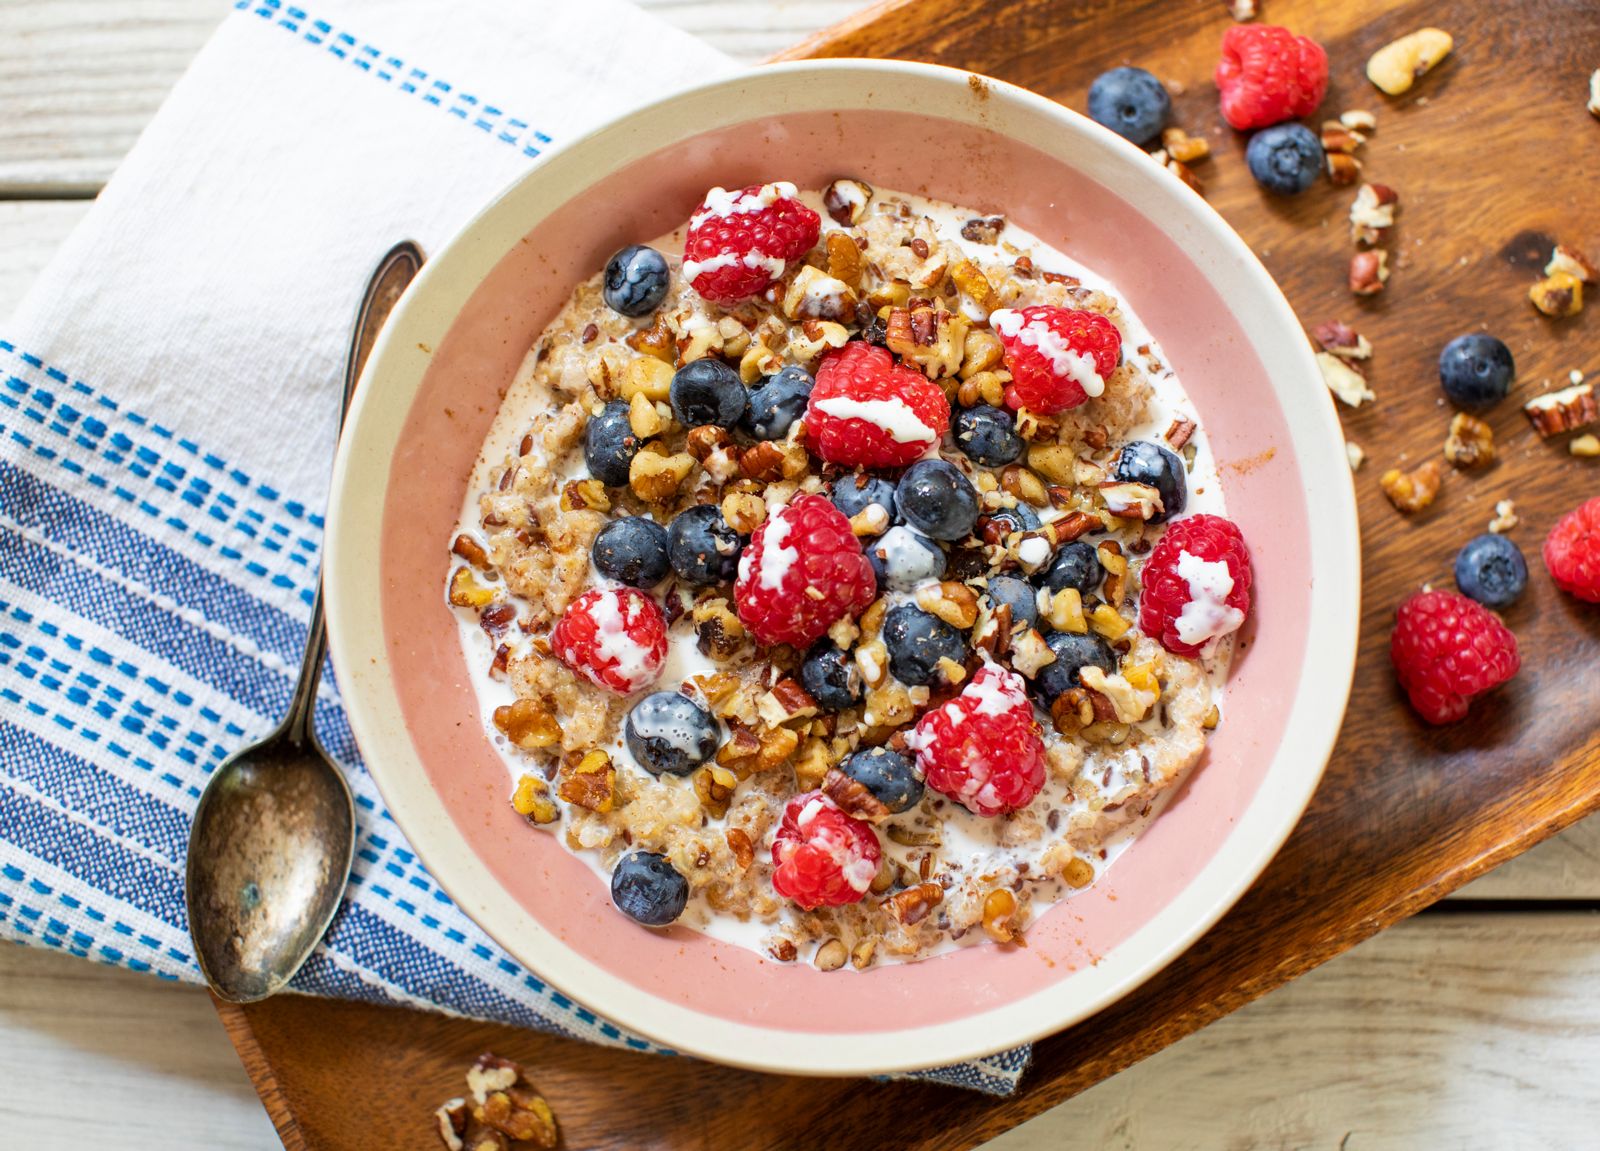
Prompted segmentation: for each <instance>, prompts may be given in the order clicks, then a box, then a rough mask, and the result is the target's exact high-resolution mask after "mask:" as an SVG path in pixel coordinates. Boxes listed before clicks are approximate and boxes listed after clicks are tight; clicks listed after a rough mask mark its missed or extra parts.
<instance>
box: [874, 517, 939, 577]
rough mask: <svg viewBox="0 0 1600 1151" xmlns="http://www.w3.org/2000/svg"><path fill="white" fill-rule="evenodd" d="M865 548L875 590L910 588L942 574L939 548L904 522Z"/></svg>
mask: <svg viewBox="0 0 1600 1151" xmlns="http://www.w3.org/2000/svg"><path fill="white" fill-rule="evenodd" d="M866 551H867V562H868V563H870V564H871V565H872V570H873V573H874V574H875V575H877V577H878V590H879V591H910V590H911V589H912V588H914V587H916V586H917V585H918V584H919V583H921V582H923V581H924V580H930V579H939V578H940V577H942V576H943V575H944V568H945V558H944V551H943V549H941V548H940V547H939V545H938V544H936V543H934V542H933V541H932V540H930V539H929V538H928V537H927V536H925V535H923V534H922V533H921V532H919V531H917V530H915V529H914V528H908V527H906V526H905V525H904V524H900V525H897V526H895V527H892V528H890V529H889V530H888V531H886V532H884V533H883V535H882V536H881V537H880V538H879V539H877V540H876V541H874V542H873V543H870V544H868V545H867V548H866Z"/></svg>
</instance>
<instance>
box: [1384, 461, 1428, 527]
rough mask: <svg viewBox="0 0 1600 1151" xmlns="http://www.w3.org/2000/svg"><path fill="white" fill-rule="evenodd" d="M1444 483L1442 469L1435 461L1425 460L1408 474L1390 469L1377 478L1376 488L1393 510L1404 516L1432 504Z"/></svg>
mask: <svg viewBox="0 0 1600 1151" xmlns="http://www.w3.org/2000/svg"><path fill="white" fill-rule="evenodd" d="M1443 482H1444V469H1443V468H1441V467H1440V466H1439V461H1438V460H1437V459H1429V460H1425V461H1424V462H1423V463H1421V464H1419V465H1418V466H1417V467H1416V468H1413V469H1412V470H1411V471H1409V472H1402V471H1401V470H1400V469H1399V468H1390V469H1389V470H1388V471H1386V472H1384V473H1383V475H1382V476H1380V477H1379V478H1378V486H1379V487H1380V488H1382V489H1383V494H1384V495H1386V496H1388V497H1389V502H1390V503H1392V504H1393V505H1394V506H1395V510H1396V511H1398V512H1401V513H1403V514H1405V515H1412V514H1413V513H1415V512H1420V511H1421V510H1422V509H1423V508H1425V507H1427V506H1428V505H1429V504H1431V503H1433V500H1434V497H1435V496H1437V495H1438V494H1439V485H1440V484H1442V483H1443Z"/></svg>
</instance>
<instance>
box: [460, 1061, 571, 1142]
mask: <svg viewBox="0 0 1600 1151" xmlns="http://www.w3.org/2000/svg"><path fill="white" fill-rule="evenodd" d="M466 1080H467V1088H468V1090H469V1091H470V1092H471V1099H472V1102H471V1104H470V1105H469V1103H468V1101H467V1100H466V1099H464V1098H458V1099H451V1100H448V1101H447V1102H446V1103H445V1104H444V1105H443V1106H442V1107H440V1108H439V1109H438V1110H437V1111H435V1112H434V1129H435V1131H436V1133H437V1134H438V1136H439V1139H440V1141H441V1142H442V1143H443V1144H444V1145H445V1147H446V1148H447V1149H448V1151H491V1149H493V1151H508V1149H509V1148H510V1146H511V1144H512V1143H518V1144H521V1145H522V1146H524V1147H537V1148H545V1149H548V1148H552V1147H554V1146H555V1145H556V1143H557V1142H558V1141H559V1138H560V1132H559V1130H558V1129H557V1127H556V1117H555V1114H554V1112H552V1111H551V1110H550V1104H549V1103H547V1102H545V1099H544V1096H542V1095H540V1094H539V1092H538V1091H537V1090H536V1089H535V1088H534V1086H533V1084H532V1083H530V1082H529V1081H528V1078H527V1075H526V1074H525V1073H524V1071H523V1069H522V1068H521V1067H520V1066H519V1065H517V1064H516V1063H513V1062H512V1061H511V1060H509V1059H502V1058H501V1057H500V1056H498V1055H494V1054H491V1053H488V1052H486V1053H484V1054H483V1055H480V1056H478V1060H477V1062H476V1063H474V1064H473V1065H472V1067H470V1068H469V1069H468V1070H467V1075H466Z"/></svg>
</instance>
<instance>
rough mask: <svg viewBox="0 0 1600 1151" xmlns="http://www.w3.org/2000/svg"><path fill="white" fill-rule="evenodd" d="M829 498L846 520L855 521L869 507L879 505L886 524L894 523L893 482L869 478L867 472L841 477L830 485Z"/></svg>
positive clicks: (877, 477)
mask: <svg viewBox="0 0 1600 1151" xmlns="http://www.w3.org/2000/svg"><path fill="white" fill-rule="evenodd" d="M828 498H829V499H830V500H832V501H833V506H834V507H836V508H838V509H839V510H840V511H841V512H843V513H844V514H845V518H846V519H854V518H855V517H856V516H858V515H860V514H861V513H862V512H863V511H865V510H866V508H867V507H868V506H869V505H871V504H877V505H878V506H879V507H880V508H882V509H883V514H884V523H892V522H893V521H894V481H893V480H886V479H883V478H881V477H879V476H869V475H867V473H866V472H856V473H855V474H854V475H851V476H840V477H839V478H838V479H836V480H834V481H833V482H832V483H830V484H829V485H828Z"/></svg>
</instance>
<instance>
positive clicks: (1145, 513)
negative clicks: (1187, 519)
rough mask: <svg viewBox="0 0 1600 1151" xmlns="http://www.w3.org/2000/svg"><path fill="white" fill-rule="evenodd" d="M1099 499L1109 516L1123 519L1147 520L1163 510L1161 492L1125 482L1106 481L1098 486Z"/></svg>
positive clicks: (1146, 485)
mask: <svg viewBox="0 0 1600 1151" xmlns="http://www.w3.org/2000/svg"><path fill="white" fill-rule="evenodd" d="M1099 491H1100V498H1101V499H1103V500H1105V503H1106V507H1107V508H1108V509H1110V511H1111V514H1112V515H1114V516H1119V517H1121V518H1123V519H1139V520H1149V519H1153V518H1154V517H1155V516H1157V515H1159V514H1160V513H1161V512H1163V511H1164V510H1165V508H1164V507H1163V506H1162V503H1161V492H1160V491H1159V490H1157V489H1156V488H1154V487H1152V486H1151V485H1150V484H1141V483H1135V482H1131V481H1127V480H1107V481H1105V482H1104V483H1102V484H1101V485H1100V489H1099Z"/></svg>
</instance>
